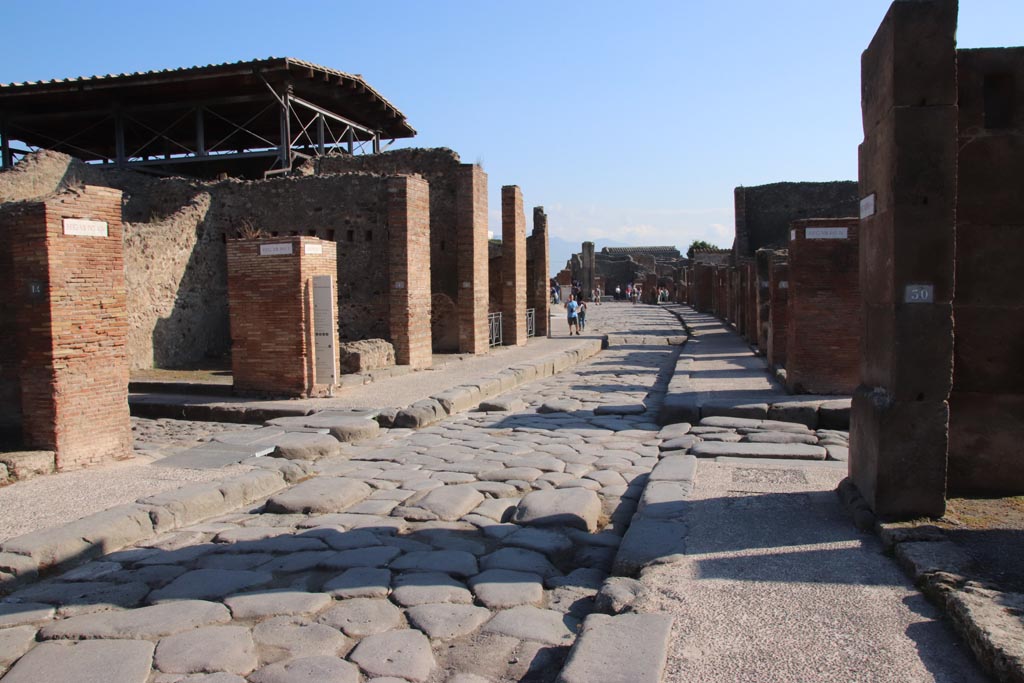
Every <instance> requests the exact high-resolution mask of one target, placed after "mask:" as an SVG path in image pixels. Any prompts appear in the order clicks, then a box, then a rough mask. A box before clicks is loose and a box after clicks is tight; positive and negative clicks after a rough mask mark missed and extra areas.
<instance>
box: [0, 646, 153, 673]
mask: <svg viewBox="0 0 1024 683" xmlns="http://www.w3.org/2000/svg"><path fill="white" fill-rule="evenodd" d="M152 663H153V643H150V642H147V641H144V640H83V641H73V642H67V643H65V642H48V643H42V644H40V645H37V646H36V647H34V648H32V649H31V650H29V652H28V653H27V654H26V655H25V656H24V657H22V658H21V659H19V660H18V663H17V664H15V665H14V666H13V667H11V670H10V671H8V672H7V675H6V676H4V683H43V682H44V681H47V682H48V681H54V682H56V681H75V683H146V681H148V680H149V673H150V666H151V664H152Z"/></svg>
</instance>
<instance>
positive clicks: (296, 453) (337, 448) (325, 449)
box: [271, 432, 341, 460]
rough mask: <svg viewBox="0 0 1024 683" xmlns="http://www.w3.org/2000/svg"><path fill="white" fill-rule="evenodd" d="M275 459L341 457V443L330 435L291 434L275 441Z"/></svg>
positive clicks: (273, 454)
mask: <svg viewBox="0 0 1024 683" xmlns="http://www.w3.org/2000/svg"><path fill="white" fill-rule="evenodd" d="M273 442H274V452H273V453H271V455H272V456H273V457H275V458H285V459H287V460H319V459H320V458H329V457H332V456H336V455H341V442H340V441H338V440H337V439H335V438H334V437H333V436H331V435H330V434H316V433H312V434H311V433H308V432H289V433H287V434H283V435H282V436H279V437H277V438H275V439H274V440H273Z"/></svg>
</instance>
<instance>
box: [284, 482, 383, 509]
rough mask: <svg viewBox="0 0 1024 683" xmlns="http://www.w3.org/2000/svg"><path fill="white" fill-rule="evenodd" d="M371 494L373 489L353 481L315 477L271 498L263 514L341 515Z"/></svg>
mask: <svg viewBox="0 0 1024 683" xmlns="http://www.w3.org/2000/svg"><path fill="white" fill-rule="evenodd" d="M370 493H372V489H371V488H370V487H369V486H368V485H367V484H366V483H364V482H362V481H359V480H356V479H346V478H343V477H318V478H316V479H310V480H309V481H304V482H302V483H301V484H297V485H295V486H293V487H292V488H290V489H288V490H287V491H284V492H282V493H279V494H277V495H275V496H273V497H271V498H270V500H268V501H267V507H266V510H267V512H273V513H284V514H292V513H294V514H310V513H317V514H327V513H332V512H343V511H344V510H346V509H347V508H349V507H351V506H352V505H355V504H356V503H358V502H360V501H361V500H363V499H364V498H366V497H367V496H369V495H370Z"/></svg>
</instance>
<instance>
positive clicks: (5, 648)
mask: <svg viewBox="0 0 1024 683" xmlns="http://www.w3.org/2000/svg"><path fill="white" fill-rule="evenodd" d="M35 644H36V627H35V626H15V627H13V628H5V629H2V630H0V672H3V671H6V669H7V667H9V666H10V665H11V664H13V663H14V662H16V661H18V659H20V658H21V656H22V655H23V654H25V653H26V652H28V651H29V650H30V649H32V646H33V645H35ZM0 675H2V674H0Z"/></svg>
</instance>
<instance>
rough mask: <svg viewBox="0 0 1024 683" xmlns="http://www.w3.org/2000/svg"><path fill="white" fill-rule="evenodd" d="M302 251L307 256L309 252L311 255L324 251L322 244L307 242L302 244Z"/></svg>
mask: <svg viewBox="0 0 1024 683" xmlns="http://www.w3.org/2000/svg"><path fill="white" fill-rule="evenodd" d="M303 252H304V253H305V254H306V255H307V256H309V255H310V254H312V255H316V254H322V253H324V245H322V244H308V243H307V244H305V245H304V249H303Z"/></svg>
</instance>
